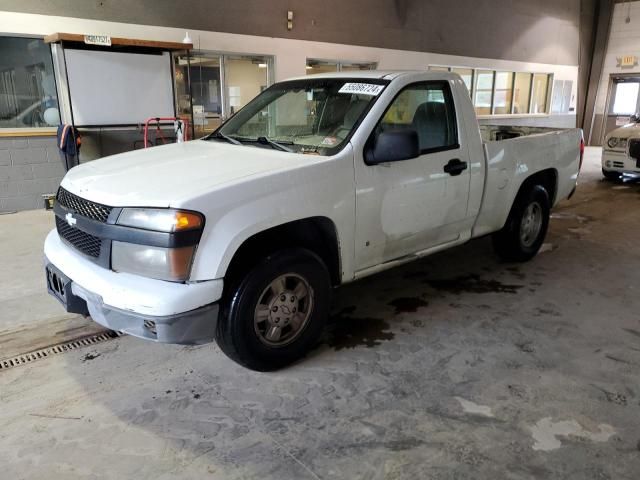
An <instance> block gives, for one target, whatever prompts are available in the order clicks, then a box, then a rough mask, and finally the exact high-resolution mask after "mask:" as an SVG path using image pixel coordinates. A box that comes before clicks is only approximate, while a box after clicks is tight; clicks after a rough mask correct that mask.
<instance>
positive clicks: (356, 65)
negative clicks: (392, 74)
mask: <svg viewBox="0 0 640 480" xmlns="http://www.w3.org/2000/svg"><path fill="white" fill-rule="evenodd" d="M377 66H378V64H377V63H372V62H341V61H339V60H316V59H313V58H308V59H307V65H306V69H307V75H315V74H316V73H332V72H354V71H361V70H375V69H376V68H377Z"/></svg>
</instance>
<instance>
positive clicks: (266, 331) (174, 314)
mask: <svg viewBox="0 0 640 480" xmlns="http://www.w3.org/2000/svg"><path fill="white" fill-rule="evenodd" d="M509 137H514V138H509ZM495 138H498V139H502V138H507V139H504V140H495ZM582 149H583V142H582V132H581V130H579V129H570V130H560V131H550V132H548V133H543V134H533V135H528V132H527V134H523V133H522V131H518V130H513V131H509V130H508V129H507V130H505V128H504V127H501V128H491V127H487V128H482V129H481V128H479V126H478V122H477V119H476V116H475V111H474V108H473V105H472V103H471V101H470V98H469V93H468V91H467V89H466V87H465V84H464V82H463V81H462V80H461V78H460V77H458V76H457V75H455V74H451V73H443V72H374V71H372V72H344V73H337V74H325V75H314V76H308V77H303V78H296V79H292V80H288V81H284V82H280V83H276V84H274V85H273V86H271V87H270V88H268V89H266V90H265V91H264V92H262V93H261V94H260V95H259V96H257V97H256V98H255V99H253V100H252V101H251V102H250V103H249V104H248V105H246V106H245V107H244V108H243V109H241V110H240V111H239V112H238V113H236V114H235V115H234V116H233V117H231V118H230V119H229V120H228V121H227V122H226V123H224V124H223V125H222V126H221V127H220V128H218V129H217V130H216V131H215V132H214V133H212V134H211V135H209V136H208V137H205V138H203V139H201V140H195V141H190V142H186V143H181V144H173V145H168V146H162V147H156V148H151V149H146V150H139V151H134V152H129V153H124V154H119V155H114V156H111V157H107V158H103V159H100V160H96V161H92V162H88V163H85V164H82V165H80V166H78V167H75V168H73V169H71V170H70V171H69V172H68V173H67V175H66V176H65V177H64V179H63V180H62V183H61V186H60V189H59V191H58V193H57V202H56V203H55V207H54V212H55V221H56V229H55V230H53V231H51V233H50V234H49V235H48V237H47V239H46V242H45V246H44V253H45V257H46V258H45V263H46V278H47V285H48V290H49V292H50V293H51V294H52V295H54V296H55V297H56V298H57V299H58V300H60V301H61V302H62V304H63V305H64V306H65V308H66V309H67V310H68V311H70V312H77V313H81V314H85V315H90V316H91V317H92V318H93V320H95V321H96V322H98V323H100V324H102V325H104V326H105V327H108V328H110V329H113V330H118V331H122V332H125V333H127V334H130V335H134V336H137V337H141V338H145V339H148V340H152V341H156V342H166V343H182V344H200V343H206V342H210V341H213V340H216V341H217V343H218V345H219V346H220V347H221V349H222V350H223V351H224V352H225V353H226V354H227V355H228V356H229V357H230V358H232V359H233V360H235V361H237V362H239V363H240V364H242V365H244V366H246V367H248V368H251V369H255V370H261V371H266V370H273V369H277V368H280V367H283V366H285V365H287V364H289V363H291V362H292V361H294V360H296V359H298V358H300V357H302V356H303V355H304V354H305V353H306V352H307V351H308V350H309V349H310V348H311V347H312V346H313V345H314V344H315V343H317V342H318V339H319V338H320V335H321V333H322V331H323V327H324V325H325V321H326V320H327V317H328V314H329V305H330V298H331V292H332V288H333V287H336V286H338V285H341V284H343V283H347V282H351V281H354V280H357V279H359V278H362V277H365V276H367V275H371V274H373V273H376V272H380V271H382V270H385V269H387V268H391V267H394V266H396V265H400V264H402V263H405V262H409V261H411V260H414V259H417V258H420V257H424V256H426V255H429V254H432V253H434V252H437V251H440V250H444V249H447V248H450V247H453V246H455V245H459V244H461V243H464V242H466V241H468V240H469V239H471V238H476V237H480V236H483V235H487V234H492V235H493V241H494V245H495V249H496V251H497V253H498V254H499V255H500V256H501V257H503V258H505V259H507V260H509V261H526V260H528V259H530V258H532V257H533V256H535V255H536V253H537V251H538V249H539V248H540V246H541V244H542V242H543V240H544V238H545V234H546V231H547V225H548V222H549V211H550V209H551V208H552V207H554V206H555V205H556V204H557V203H558V202H559V201H561V200H563V199H566V198H567V197H569V196H570V195H571V194H572V193H573V191H574V190H575V187H576V182H577V178H578V173H579V170H580V164H581V162H582Z"/></svg>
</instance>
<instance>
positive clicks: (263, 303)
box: [253, 273, 313, 347]
mask: <svg viewBox="0 0 640 480" xmlns="http://www.w3.org/2000/svg"><path fill="white" fill-rule="evenodd" d="M312 311H313V289H312V288H311V286H310V285H309V283H308V282H307V281H306V280H305V279H304V278H303V277H301V276H300V275H297V274H295V273H286V274H284V275H280V276H279V277H277V278H276V279H275V280H273V281H272V282H271V283H270V284H269V285H268V286H267V288H265V289H264V290H263V291H262V293H261V294H260V298H259V299H258V305H256V310H255V314H254V322H253V324H254V328H255V332H256V335H258V338H259V339H260V341H261V342H262V343H264V344H266V345H268V346H270V347H282V346H284V345H287V344H289V343H291V342H292V341H293V340H295V339H296V338H297V337H298V336H299V335H300V334H301V333H302V331H303V330H304V328H305V327H306V326H307V323H308V321H309V317H310V316H311V312H312Z"/></svg>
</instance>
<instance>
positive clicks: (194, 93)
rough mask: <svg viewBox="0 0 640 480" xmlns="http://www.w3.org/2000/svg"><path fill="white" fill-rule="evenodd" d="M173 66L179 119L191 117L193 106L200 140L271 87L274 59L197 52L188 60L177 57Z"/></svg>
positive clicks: (183, 57) (196, 134)
mask: <svg viewBox="0 0 640 480" xmlns="http://www.w3.org/2000/svg"><path fill="white" fill-rule="evenodd" d="M189 65H190V68H189ZM174 67H175V71H174V76H175V93H176V110H177V112H178V115H179V116H186V117H189V116H190V110H191V106H192V105H193V124H194V132H195V136H196V138H199V137H202V136H204V135H207V134H209V133H211V132H213V131H214V130H215V129H216V128H218V127H219V126H220V124H221V123H222V122H223V121H224V120H225V119H227V118H229V117H230V116H232V115H233V114H235V113H236V112H237V111H238V110H240V109H241V108H242V107H243V106H245V105H246V104H247V103H248V102H249V101H250V100H251V99H252V98H254V97H255V96H257V95H258V94H259V93H260V92H262V91H263V90H264V89H265V88H267V87H268V86H269V85H271V83H272V81H271V76H272V70H273V57H266V56H256V55H222V54H219V53H213V52H203V51H197V52H192V53H191V54H190V57H189V58H188V59H187V54H186V53H180V54H176V55H174ZM189 79H190V81H191V96H189V83H188V82H189Z"/></svg>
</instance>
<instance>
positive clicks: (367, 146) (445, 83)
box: [362, 80, 460, 166]
mask: <svg viewBox="0 0 640 480" xmlns="http://www.w3.org/2000/svg"><path fill="white" fill-rule="evenodd" d="M417 85H438V86H443V87H444V88H443V94H444V97H445V103H446V102H447V100H448V101H449V102H450V104H451V107H452V108H453V115H452V120H453V128H454V135H455V143H453V144H451V145H447V146H442V147H434V148H425V149H420V155H419V156H418V157H416V158H411V159H407V160H416V159H419V158H420V157H422V156H423V155H428V154H431V153H438V152H446V151H449V150H457V149H459V148H460V129H459V128H458V112H457V109H456V101H455V97H454V96H453V92H452V91H451V85H450V84H449V82H448V81H446V80H421V81H417V82H412V83H409V84H407V85H405V86H404V87H402V88H401V89H400V90H399V91H398V92H397V93H396V94H395V95H394V96H393V98H392V99H391V101H390V102H389V104H388V105H387V108H385V109H384V111H383V112H382V115H380V117H378V119H377V120H376V123H375V125H374V127H373V129H372V130H371V133H370V134H369V137H368V138H367V141H366V142H365V144H364V148H363V152H362V158H363V159H365V165H367V166H375V165H369V164H368V163H367V162H366V158H367V155H366V152H367V151H368V150H370V149H371V148H372V147H373V142H374V141H375V137H376V136H377V135H378V126H379V125H380V122H382V120H383V119H384V117H386V115H387V112H388V111H389V109H390V108H391V107H392V105H393V104H394V103H395V101H396V100H397V99H398V97H399V96H400V95H402V93H403V92H404V91H405V90H407V89H409V88H411V87H415V86H417ZM407 160H401V162H406V161H407ZM394 163H395V162H394Z"/></svg>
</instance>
